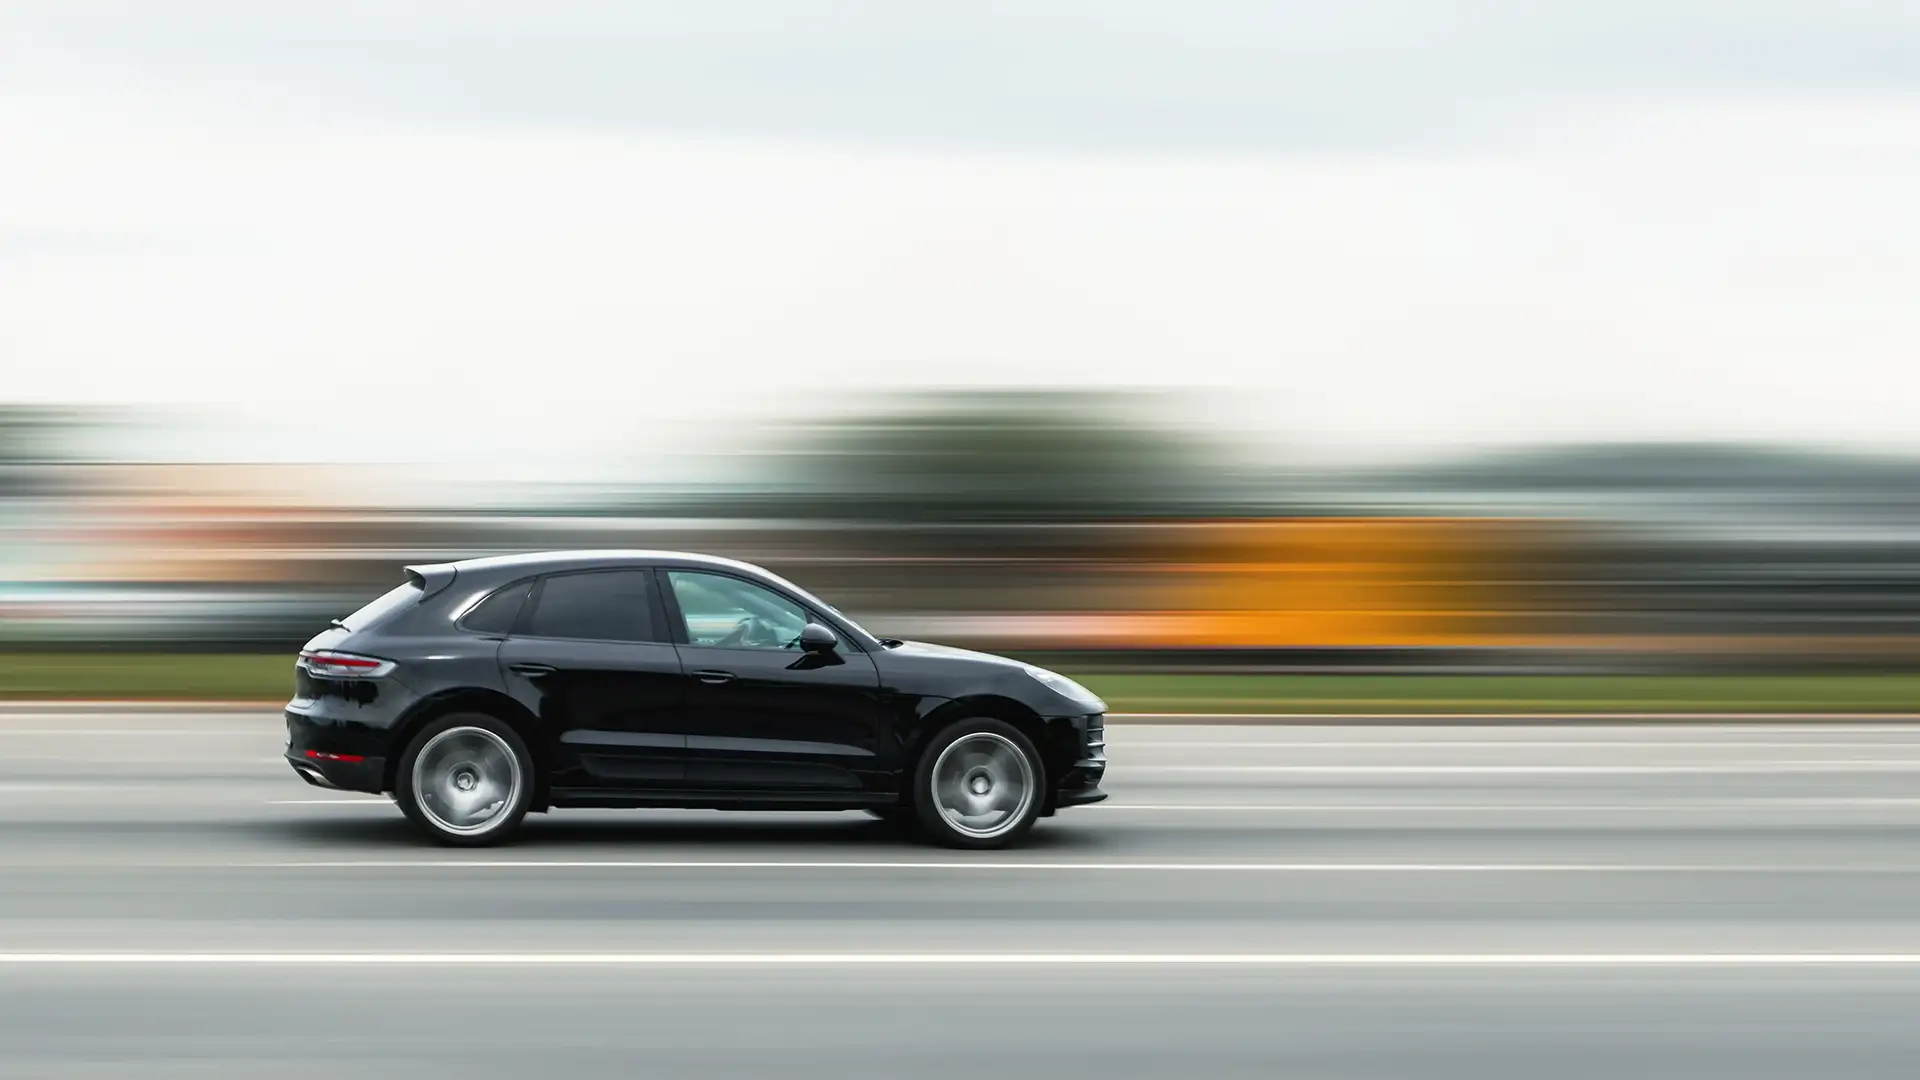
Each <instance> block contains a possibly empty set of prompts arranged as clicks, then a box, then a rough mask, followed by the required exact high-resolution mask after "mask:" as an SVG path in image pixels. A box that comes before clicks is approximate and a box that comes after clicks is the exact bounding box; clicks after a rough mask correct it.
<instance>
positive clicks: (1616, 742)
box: [1107, 738, 1920, 753]
mask: <svg viewBox="0 0 1920 1080" xmlns="http://www.w3.org/2000/svg"><path fill="white" fill-rule="evenodd" d="M1107 749H1108V750H1109V751H1113V750H1120V751H1131V750H1481V749H1488V750H1568V749H1571V750H1622V751H1632V752H1635V753H1643V752H1646V751H1650V750H1888V749H1899V750H1916V749H1920V741H1916V740H1913V739H1887V740H1884V741H1879V742H1874V741H1867V740H1855V741H1849V742H1825V741H1821V740H1818V739H1808V740H1804V741H1799V742H1755V741H1749V740H1745V739H1726V740H1723V741H1720V742H1709V741H1703V740H1693V741H1688V742H1662V741H1659V740H1655V739H1645V740H1633V739H1579V740H1574V739H1567V740H1552V739H1528V740H1520V739H1498V740H1496V739H1453V740H1445V739H1409V740H1406V741H1400V740H1379V741H1374V742H1367V741H1361V740H1329V741H1324V742H1323V741H1320V740H1306V739H1301V740H1294V741H1279V740H1258V739H1250V740H1243V741H1214V740H1211V739H1208V740H1198V739H1197V740H1194V741H1193V742H1137V741H1135V740H1132V739H1126V738H1121V739H1113V738H1109V739H1108V740H1107Z"/></svg>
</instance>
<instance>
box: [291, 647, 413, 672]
mask: <svg viewBox="0 0 1920 1080" xmlns="http://www.w3.org/2000/svg"><path fill="white" fill-rule="evenodd" d="M300 666H302V667H304V668H306V669H307V671H309V672H311V673H312V674H314V675H319V676H321V677H322V678H329V679H378V678H380V677H381V676H383V675H385V674H387V673H388V672H391V671H392V670H393V661H391V660H381V659H379V658H377V657H372V656H359V655H356V654H354V653H344V652H334V651H333V650H332V649H314V650H310V651H308V652H303V653H301V654H300Z"/></svg>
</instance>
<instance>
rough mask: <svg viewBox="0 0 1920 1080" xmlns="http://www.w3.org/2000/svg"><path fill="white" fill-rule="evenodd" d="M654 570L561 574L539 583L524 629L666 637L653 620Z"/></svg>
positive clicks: (544, 633)
mask: <svg viewBox="0 0 1920 1080" xmlns="http://www.w3.org/2000/svg"><path fill="white" fill-rule="evenodd" d="M652 587H653V575H652V574H650V573H648V572H647V571H645V570H602V571H597V572H594V573H589V574H560V575H557V576H555V577H550V578H548V579H547V580H546V584H544V585H542V586H541V587H540V599H539V601H538V602H537V604H536V605H535V607H534V609H533V619H532V621H531V622H530V623H529V624H528V626H527V629H526V633H528V634H532V635H534V636H536V637H561V638H588V639H591V640H594V641H665V640H666V636H665V635H664V634H661V633H660V632H659V630H658V628H657V627H655V626H654V625H653V603H652V597H651V595H650V593H651V590H652Z"/></svg>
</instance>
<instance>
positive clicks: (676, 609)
mask: <svg viewBox="0 0 1920 1080" xmlns="http://www.w3.org/2000/svg"><path fill="white" fill-rule="evenodd" d="M676 570H678V571H679V572H681V573H683V574H706V575H708V576H710V577H723V578H732V579H733V580H735V581H739V582H744V583H745V584H748V585H752V586H754V587H755V588H758V589H764V590H766V591H767V592H770V593H772V594H773V595H775V596H777V597H779V598H780V599H782V600H785V601H786V602H787V603H789V604H792V605H793V606H794V607H797V608H799V609H800V610H801V611H802V612H804V613H805V614H806V617H807V621H808V622H814V623H819V624H820V625H821V626H825V627H830V628H831V629H832V630H833V633H834V636H835V637H838V638H839V639H840V643H841V644H843V645H845V646H847V647H848V648H849V649H851V650H852V651H853V652H855V653H858V654H861V655H865V654H866V651H867V650H866V647H865V646H864V645H862V644H861V643H860V641H859V639H858V638H857V637H855V635H853V634H851V633H849V632H848V631H847V628H846V627H844V626H841V625H840V623H839V622H838V621H836V620H834V619H830V618H828V617H827V616H826V615H825V614H823V613H821V612H819V611H815V610H814V607H813V605H812V604H809V603H807V602H805V601H803V600H801V599H800V598H799V597H797V596H794V595H793V594H791V593H789V592H787V591H786V590H785V589H781V588H777V587H775V586H774V585H772V584H770V583H768V582H765V581H760V580H758V579H756V578H753V577H750V576H748V575H746V574H740V573H735V572H733V571H731V570H720V569H715V568H712V567H706V566H656V567H654V568H653V573H654V580H655V583H656V584H655V586H654V590H653V591H654V595H655V596H656V597H657V598H658V599H659V602H660V603H661V604H663V605H665V607H666V610H667V636H668V637H670V638H672V639H673V643H674V644H675V645H678V646H680V647H682V648H687V649H726V650H728V651H729V652H750V653H798V652H800V651H802V650H797V649H761V648H755V647H753V646H751V645H695V644H694V643H693V640H692V638H691V637H690V636H689V635H688V634H687V618H686V614H685V613H684V612H682V611H681V610H680V598H679V597H678V596H676V595H675V594H674V591H673V578H672V577H671V575H672V573H673V572H674V571H676Z"/></svg>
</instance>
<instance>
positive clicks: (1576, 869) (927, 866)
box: [188, 859, 1920, 874]
mask: <svg viewBox="0 0 1920 1080" xmlns="http://www.w3.org/2000/svg"><path fill="white" fill-rule="evenodd" d="M188 865H192V866H196V867H199V866H204V867H209V868H219V869H229V870H294V869H307V870H386V869H407V870H416V869H417V870H511V869H526V870H583V869H603V870H941V871H944V870H970V871H986V870H992V871H999V870H1016V871H1027V872H1036V873H1054V872H1061V871H1079V872H1094V873H1107V872H1113V873H1224V874H1235V873H1240V874H1616V873H1629V874H1673V873H1712V874H1781V873H1821V874H1835V873H1874V874H1898V873H1920V865H1913V866H1897V865H1889V864H1875V865H1872V866H1844V865H1804V866H1803V865H1794V864H1783V863H1773V864H1744V865H1743V864H1738V863H1734V864H1717V863H1420V862H1394V863H1388V862H1380V863H1361V862H1345V863H1342V862H1331V863H1320V862H1015V861H1011V860H996V861H985V860H978V861H976V860H967V861H949V862H935V861H930V860H866V859H841V860H833V859H815V860H802V859H792V860H787V859H782V860H773V859H712V860H693V859H417V860H401V859H290V860H281V861H262V862H209V863H193V864H188Z"/></svg>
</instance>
